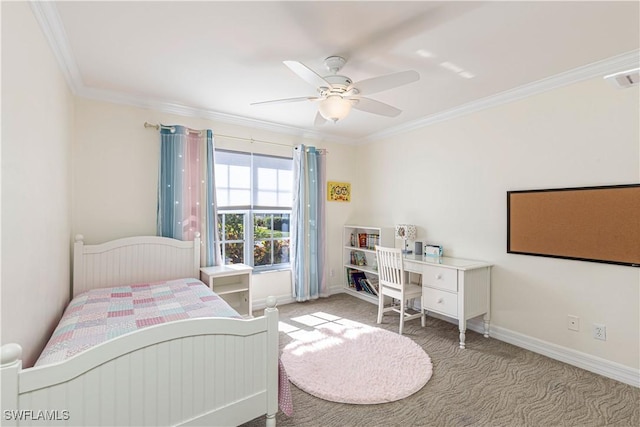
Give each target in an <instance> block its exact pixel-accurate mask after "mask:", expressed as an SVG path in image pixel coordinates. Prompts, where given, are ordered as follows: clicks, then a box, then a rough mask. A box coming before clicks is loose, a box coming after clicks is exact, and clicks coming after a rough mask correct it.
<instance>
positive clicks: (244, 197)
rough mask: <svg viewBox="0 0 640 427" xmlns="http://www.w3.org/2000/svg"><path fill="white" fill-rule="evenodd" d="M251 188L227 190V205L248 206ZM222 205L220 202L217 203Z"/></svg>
mask: <svg viewBox="0 0 640 427" xmlns="http://www.w3.org/2000/svg"><path fill="white" fill-rule="evenodd" d="M250 203H251V190H229V204H228V205H227V206H249V204H250ZM218 205H219V206H222V204H221V203H218Z"/></svg>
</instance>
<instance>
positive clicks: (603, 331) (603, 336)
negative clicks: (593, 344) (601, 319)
mask: <svg viewBox="0 0 640 427" xmlns="http://www.w3.org/2000/svg"><path fill="white" fill-rule="evenodd" d="M593 338H595V339H597V340H602V341H606V340H607V327H606V326H605V325H602V324H600V323H594V324H593Z"/></svg>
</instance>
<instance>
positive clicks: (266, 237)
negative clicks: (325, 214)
mask: <svg viewBox="0 0 640 427" xmlns="http://www.w3.org/2000/svg"><path fill="white" fill-rule="evenodd" d="M244 215H245V214H241V213H240V214H235V213H227V214H219V215H218V232H219V234H220V235H223V230H224V236H223V240H224V241H225V242H224V257H225V259H226V261H225V262H226V263H230V264H240V263H244V262H245V260H244V244H245V242H244ZM289 217H290V215H289V214H271V213H269V214H254V216H253V239H254V247H253V265H254V266H256V267H260V266H269V265H275V264H286V263H288V262H289V237H290V234H289Z"/></svg>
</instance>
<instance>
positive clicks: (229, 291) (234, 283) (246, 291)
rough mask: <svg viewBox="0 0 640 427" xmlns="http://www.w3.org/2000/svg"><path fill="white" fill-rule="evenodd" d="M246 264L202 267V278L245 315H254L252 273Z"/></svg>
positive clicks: (251, 268) (251, 269)
mask: <svg viewBox="0 0 640 427" xmlns="http://www.w3.org/2000/svg"><path fill="white" fill-rule="evenodd" d="M252 272H253V267H250V266H248V265H245V264H227V265H218V266H215V267H202V268H201V269H200V279H201V280H202V281H203V282H205V283H207V284H208V285H209V287H210V288H211V290H212V291H214V292H215V293H216V294H218V295H220V296H221V297H222V299H224V300H225V301H226V302H227V303H229V305H230V306H231V307H233V308H234V309H235V310H236V311H237V312H238V313H240V314H241V315H242V316H243V317H252V316H253V315H252V312H251V310H252V301H251V273H252Z"/></svg>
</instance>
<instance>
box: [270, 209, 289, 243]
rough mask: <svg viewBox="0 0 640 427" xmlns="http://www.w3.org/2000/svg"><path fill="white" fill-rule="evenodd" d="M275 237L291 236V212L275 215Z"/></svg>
mask: <svg viewBox="0 0 640 427" xmlns="http://www.w3.org/2000/svg"><path fill="white" fill-rule="evenodd" d="M273 237H275V238H279V237H289V214H275V215H274V216H273Z"/></svg>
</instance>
